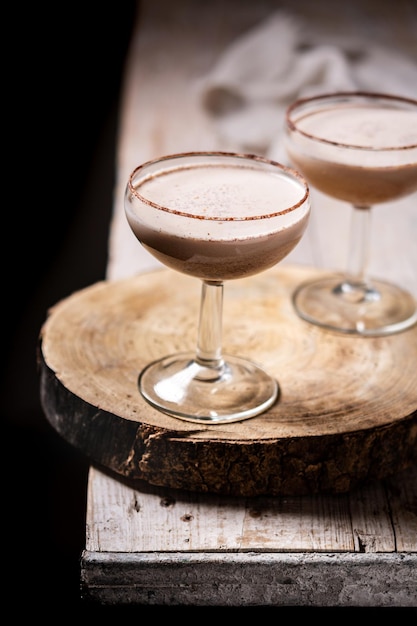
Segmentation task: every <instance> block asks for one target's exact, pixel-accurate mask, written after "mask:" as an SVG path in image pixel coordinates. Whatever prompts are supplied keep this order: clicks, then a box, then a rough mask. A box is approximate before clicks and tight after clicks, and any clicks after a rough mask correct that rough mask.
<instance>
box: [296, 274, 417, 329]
mask: <svg viewBox="0 0 417 626" xmlns="http://www.w3.org/2000/svg"><path fill="white" fill-rule="evenodd" d="M293 304H294V307H295V310H296V312H297V314H298V315H299V316H300V317H301V318H302V319H304V320H306V321H307V322H310V323H311V324H315V325H316V326H321V327H322V328H327V329H329V330H335V331H338V332H342V333H348V334H351V335H362V336H365V337H377V336H380V335H391V334H393V333H398V332H401V331H403V330H406V329H407V328H410V327H411V326H413V325H414V324H415V323H416V322H417V302H416V300H415V299H414V298H413V296H412V295H411V294H410V293H408V292H407V291H405V290H404V289H402V288H401V287H397V286H396V285H392V284H390V283H386V282H383V281H380V280H373V281H372V285H371V286H366V287H365V286H361V285H356V286H355V285H352V284H350V283H349V282H348V281H346V280H345V279H344V277H343V276H340V275H339V276H329V277H326V278H322V279H318V280H316V281H313V282H307V283H303V284H302V285H300V286H299V287H298V288H297V289H296V290H295V292H294V294H293Z"/></svg>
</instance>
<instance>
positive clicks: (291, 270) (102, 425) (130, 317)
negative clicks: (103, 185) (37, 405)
mask: <svg viewBox="0 0 417 626" xmlns="http://www.w3.org/2000/svg"><path fill="white" fill-rule="evenodd" d="M322 273H323V272H319V271H318V270H314V269H312V268H305V267H301V266H291V265H283V266H281V267H278V268H273V269H272V270H269V271H267V272H264V273H262V274H259V275H257V276H255V277H253V278H246V279H242V280H239V281H230V282H228V283H226V284H225V291H224V316H223V338H224V341H223V344H224V353H225V354H227V353H234V354H238V355H240V356H246V357H249V358H252V359H253V360H255V361H257V362H258V363H261V364H262V365H263V366H264V367H265V369H267V370H268V371H270V372H271V373H272V374H273V375H275V376H276V377H277V379H278V382H279V385H280V397H279V399H278V402H277V403H276V404H275V405H274V406H273V407H272V408H271V409H269V411H267V412H266V413H264V414H262V415H260V416H258V417H254V418H251V419H249V420H245V421H242V422H235V423H232V424H227V425H226V424H222V425H221V424H218V425H210V426H208V425H199V424H195V423H191V422H185V421H182V420H179V419H177V418H174V417H170V416H168V415H165V414H163V413H161V412H159V411H157V410H155V409H154V408H152V407H151V406H150V405H148V404H147V403H146V402H145V401H144V400H143V399H142V397H141V396H140V394H139V391H138V389H137V377H138V374H139V372H140V370H141V369H142V367H143V366H144V365H145V364H146V363H148V362H149V361H150V360H153V359H155V358H158V357H159V356H162V355H165V354H169V353H172V352H176V351H178V350H193V349H194V345H195V341H196V333H197V321H198V320H197V318H198V311H199V298H200V285H201V283H199V281H198V280H197V279H193V278H190V277H186V276H183V275H180V274H177V273H174V272H172V271H171V270H165V269H163V270H157V271H154V272H150V273H147V274H141V275H139V276H135V277H133V278H128V279H123V280H119V281H113V282H108V281H103V282H100V283H96V284H94V285H91V286H90V287H87V288H86V289H83V290H81V291H79V292H76V293H74V294H72V295H70V296H69V297H68V298H66V299H64V300H62V301H60V302H59V303H57V304H56V305H55V306H54V307H52V308H51V310H50V311H49V312H48V316H47V318H46V321H45V323H44V325H43V326H42V329H41V332H40V336H39V345H38V369H39V376H40V395H41V402H42V406H43V410H44V412H45V415H46V417H47V419H48V421H49V422H50V424H51V425H52V426H53V428H54V429H55V430H56V431H57V432H58V433H59V434H60V435H61V436H62V437H63V438H64V439H65V440H67V441H68V442H69V443H70V444H71V445H73V446H74V447H76V448H77V449H79V450H80V451H81V452H83V453H84V454H86V455H87V456H88V458H89V459H90V460H91V461H92V462H93V463H96V464H98V465H100V466H102V467H104V468H107V469H108V470H110V471H111V472H114V473H115V474H116V475H118V476H120V477H123V478H125V479H128V480H130V481H132V480H133V481H134V480H139V481H141V480H144V481H146V482H148V483H150V484H152V485H156V486H165V487H171V488H176V489H185V490H189V491H196V492H203V493H217V494H223V495H232V496H248V497H251V496H259V495H268V496H290V495H291V496H293V495H307V494H315V493H330V494H337V493H345V492H347V491H350V490H351V489H353V488H354V487H356V486H358V485H360V484H362V483H364V482H366V481H369V480H373V479H382V478H385V477H387V476H389V475H392V474H394V473H397V472H399V471H403V470H404V469H407V468H408V467H410V466H411V465H413V464H415V463H416V462H417V368H416V367H415V364H416V362H417V327H414V328H412V329H409V330H407V331H405V332H402V333H398V334H395V335H391V336H389V337H378V338H364V337H353V336H347V335H342V334H339V333H333V332H331V331H325V330H323V329H320V328H317V327H315V326H312V325H310V324H308V323H306V322H304V321H303V320H301V319H299V318H298V317H297V315H296V313H295V312H294V310H293V308H292V304H291V293H292V291H293V289H294V288H295V287H296V286H297V285H298V284H299V283H300V282H302V281H304V280H307V279H310V278H313V277H315V276H317V275H318V274H322Z"/></svg>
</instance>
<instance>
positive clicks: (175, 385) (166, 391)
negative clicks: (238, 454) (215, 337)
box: [138, 353, 279, 424]
mask: <svg viewBox="0 0 417 626" xmlns="http://www.w3.org/2000/svg"><path fill="white" fill-rule="evenodd" d="M138 384H139V390H140V392H141V394H142V396H143V397H144V398H145V400H147V401H148V402H149V403H150V404H151V405H152V406H154V407H155V408H157V409H159V410H160V411H162V412H164V413H167V414H168V415H171V416H174V417H179V418H181V419H183V420H186V421H189V422H198V423H206V424H221V423H228V422H238V421H241V420H245V419H248V418H250V417H254V416H255V415H259V414H260V413H263V412H264V411H266V410H267V409H269V407H271V406H272V405H273V404H274V402H275V401H276V399H277V398H278V394H279V386H278V383H277V381H276V380H275V379H274V378H272V377H271V376H270V375H269V374H267V373H266V372H265V371H264V370H263V369H262V368H260V367H259V366H258V365H256V364H255V363H252V362H251V361H248V360H246V359H241V358H239V357H234V356H228V357H227V359H226V360H225V362H224V363H222V364H221V365H220V366H219V367H218V368H211V367H205V366H204V365H201V364H199V363H198V362H196V361H195V355H194V354H191V353H185V354H175V355H173V356H169V357H165V358H163V359H160V360H158V361H154V362H153V363H150V364H149V365H148V366H147V367H145V369H144V370H143V371H142V372H141V374H140V376H139V381H138Z"/></svg>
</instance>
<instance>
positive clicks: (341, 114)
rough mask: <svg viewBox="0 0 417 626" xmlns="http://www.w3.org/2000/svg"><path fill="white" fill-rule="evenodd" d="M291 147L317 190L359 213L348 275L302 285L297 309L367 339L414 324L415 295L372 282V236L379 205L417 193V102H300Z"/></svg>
mask: <svg viewBox="0 0 417 626" xmlns="http://www.w3.org/2000/svg"><path fill="white" fill-rule="evenodd" d="M286 148H287V152H288V155H289V158H290V160H291V163H292V164H293V165H294V166H295V167H297V168H298V169H299V170H300V171H301V172H302V173H303V174H304V176H305V177H306V178H307V180H308V181H309V182H310V183H311V185H312V186H313V187H316V188H317V189H319V190H320V191H322V192H323V193H325V194H327V195H329V196H332V197H333V198H337V199H338V200H342V201H345V202H349V203H351V204H352V207H353V209H354V211H353V216H354V219H353V222H352V234H351V250H352V253H351V257H350V259H349V267H348V270H347V272H346V276H344V277H343V278H341V277H340V276H338V277H331V278H330V277H329V278H325V279H323V280H321V281H316V282H315V283H313V284H311V283H310V284H308V285H305V286H301V287H300V288H299V289H298V290H297V291H296V293H295V294H294V304H295V307H296V310H297V312H298V313H299V314H300V315H301V317H303V318H304V319H306V320H307V321H310V322H312V323H315V324H318V325H320V326H323V327H326V328H331V329H334V330H339V331H342V332H347V333H352V334H360V335H382V334H390V333H392V332H398V331H400V330H404V329H406V328H408V327H410V326H412V325H413V324H414V323H415V322H416V321H417V305H416V302H415V300H414V298H413V297H412V296H411V294H409V293H408V292H406V291H404V290H403V289H401V288H400V287H397V286H395V285H390V284H387V283H384V282H382V281H376V280H372V281H371V280H370V279H369V278H368V277H367V275H366V270H367V268H366V264H367V256H368V245H369V244H368V241H367V236H366V235H367V233H368V231H369V229H370V222H369V220H370V212H371V207H373V206H374V205H378V204H382V203H384V202H392V201H395V200H398V199H400V198H403V197H405V196H408V195H410V194H412V193H413V192H415V191H417V101H415V100H411V99H407V98H401V97H396V96H392V95H381V94H367V93H340V94H328V95H323V96H316V97H313V98H306V99H303V100H299V101H297V102H295V103H294V104H292V105H291V106H290V107H289V109H288V111H287V119H286ZM360 241H362V242H363V245H362V246H359V245H357V242H360Z"/></svg>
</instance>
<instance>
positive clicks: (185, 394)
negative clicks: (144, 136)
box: [125, 152, 310, 423]
mask: <svg viewBox="0 0 417 626" xmlns="http://www.w3.org/2000/svg"><path fill="white" fill-rule="evenodd" d="M125 210H126V217H127V220H128V222H129V225H130V227H131V229H132V231H133V233H134V234H135V236H136V238H137V239H138V240H139V241H140V243H141V244H142V245H143V246H144V247H145V248H146V249H147V250H148V251H149V252H150V253H151V254H153V255H154V256H155V257H156V258H157V259H159V260H160V261H161V262H162V263H163V264H165V265H166V266H168V267H170V268H172V269H174V270H176V271H178V272H181V273H184V274H189V275H191V276H195V277H197V278H199V279H200V280H202V297H201V310H200V323H199V330H198V341H197V350H196V353H194V354H189V353H185V354H179V355H172V356H168V357H162V358H161V359H159V360H158V361H157V362H154V363H151V364H150V365H149V366H147V367H146V368H145V369H144V371H142V372H141V374H140V376H139V388H140V391H141V393H142V395H143V397H144V398H145V399H146V400H147V401H148V402H149V403H150V404H152V405H153V406H155V407H156V408H158V409H160V410H161V411H164V412H165V413H168V414H170V415H173V416H176V417H180V418H182V419H186V420H189V421H195V422H207V423H224V422H232V421H238V420H242V419H247V418H249V417H253V416H255V415H257V414H259V413H261V412H263V411H265V410H266V409H268V408H269V407H270V406H271V405H272V404H273V403H274V402H275V401H276V399H277V397H278V389H279V388H278V383H277V381H276V380H275V379H274V378H272V377H271V376H270V375H269V374H268V373H267V372H265V371H264V370H263V369H262V368H261V367H259V366H258V365H255V364H254V363H252V362H251V361H248V360H247V359H245V358H241V357H237V356H228V357H227V358H223V356H222V353H221V323H222V294H223V281H226V280H231V279H238V278H244V277H247V276H251V275H253V274H257V273H259V272H262V271H264V270H266V269H267V268H270V267H272V266H273V265H275V264H276V263H278V262H279V261H281V260H282V259H283V258H284V257H285V256H287V254H289V252H291V250H292V249H293V248H294V247H295V246H296V245H297V243H298V242H299V240H300V238H301V237H302V234H303V232H304V231H305V228H306V226H307V222H308V218H309V213H310V204H309V191H308V186H307V184H306V182H305V180H304V178H303V177H302V176H301V175H300V174H299V173H298V172H296V171H294V170H292V169H291V168H287V167H284V166H283V165H280V164H278V163H275V162H273V161H269V160H267V159H263V158H261V157H258V156H254V155H239V154H232V153H222V152H209V153H186V154H179V155H172V156H167V157H163V158H161V159H158V160H155V161H151V162H148V163H145V164H144V165H141V166H140V167H138V168H136V169H135V170H134V171H133V172H132V174H131V176H130V178H129V181H128V185H127V188H126V195H125ZM248 306H250V303H248Z"/></svg>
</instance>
